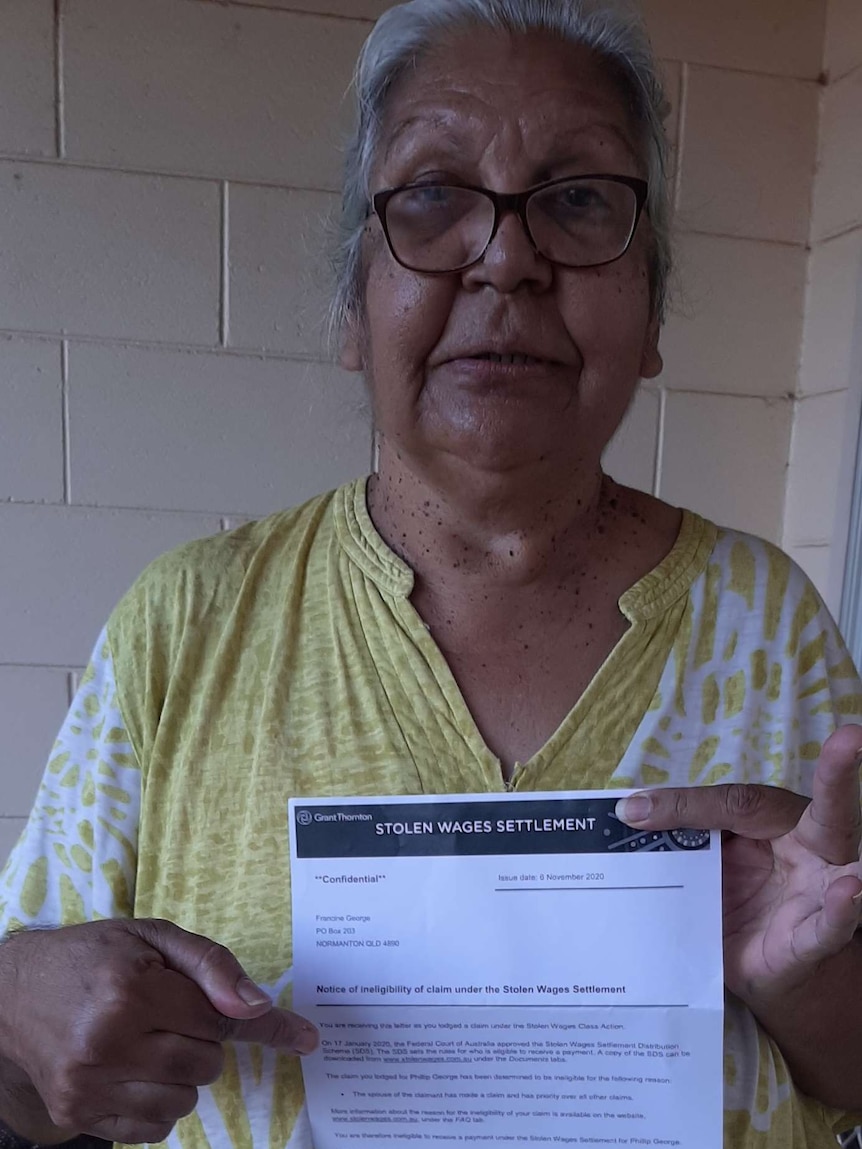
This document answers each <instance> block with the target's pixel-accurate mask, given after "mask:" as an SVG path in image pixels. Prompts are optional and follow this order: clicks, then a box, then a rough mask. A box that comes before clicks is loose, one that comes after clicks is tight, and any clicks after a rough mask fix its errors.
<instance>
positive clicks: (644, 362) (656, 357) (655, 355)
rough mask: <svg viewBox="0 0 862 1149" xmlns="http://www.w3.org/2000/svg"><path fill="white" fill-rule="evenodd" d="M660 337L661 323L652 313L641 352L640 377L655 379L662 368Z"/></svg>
mask: <svg viewBox="0 0 862 1149" xmlns="http://www.w3.org/2000/svg"><path fill="white" fill-rule="evenodd" d="M660 338H661V323H660V321H659V317H658V316H657V315H653V317H652V318H651V319H650V322H649V327H648V328H647V330H646V336H645V337H644V345H643V353H642V354H641V379H655V378H657V377H658V376H659V375H661V373H662V371H663V370H664V359H662V356H661V352H660V351H659V349H658V345H659V339H660Z"/></svg>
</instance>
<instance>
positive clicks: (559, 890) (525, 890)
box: [494, 885, 685, 894]
mask: <svg viewBox="0 0 862 1149" xmlns="http://www.w3.org/2000/svg"><path fill="white" fill-rule="evenodd" d="M684 889H685V886H683V885H680V886H495V887H494V893H495V894H572V893H581V892H584V891H586V892H587V893H592V894H595V893H599V894H606V893H608V891H609V890H684Z"/></svg>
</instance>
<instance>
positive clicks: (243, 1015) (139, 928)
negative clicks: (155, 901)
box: [126, 918, 272, 1020]
mask: <svg viewBox="0 0 862 1149" xmlns="http://www.w3.org/2000/svg"><path fill="white" fill-rule="evenodd" d="M126 926H127V928H128V930H129V932H130V933H132V934H135V935H136V936H137V937H139V938H140V939H141V940H142V941H144V942H146V944H147V945H148V946H151V947H152V948H153V949H154V950H157V951H158V953H159V954H161V956H162V958H163V959H164V962H165V965H166V966H167V967H168V969H172V970H175V971H176V972H177V973H181V974H184V975H185V976H186V977H187V978H189V980H190V981H193V982H194V983H195V985H197V986H198V987H199V988H200V989H201V990H203V992H204V993H205V994H206V996H207V998H209V1001H210V1003H211V1004H212V1005H213V1006H214V1007H215V1008H216V1009H217V1010H218V1011H219V1013H221V1014H224V1016H225V1017H233V1018H237V1019H240V1020H245V1019H247V1018H255V1017H261V1016H262V1015H264V1014H266V1013H268V1012H269V1011H270V1010H271V1009H272V1001H271V1000H270V997H269V995H268V994H267V993H266V992H265V990H262V989H261V988H260V986H259V985H256V984H255V982H253V981H252V980H251V978H250V977H249V976H248V974H247V973H246V972H245V970H244V969H243V968H242V966H241V965H240V964H239V962H238V961H237V959H236V958H235V957H234V956H233V954H232V953H231V952H230V950H229V949H227V948H226V947H225V946H221V945H219V944H218V943H217V942H214V941H211V940H210V939H209V938H204V937H201V936H200V934H191V933H188V932H187V931H186V930H183V929H180V927H179V926H177V925H174V923H173V922H166V921H161V920H158V919H155V918H142V919H137V920H133V921H129V922H127V923H126Z"/></svg>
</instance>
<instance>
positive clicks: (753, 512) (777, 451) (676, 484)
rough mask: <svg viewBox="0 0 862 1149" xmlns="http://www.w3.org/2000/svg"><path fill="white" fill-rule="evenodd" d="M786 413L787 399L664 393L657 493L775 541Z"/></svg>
mask: <svg viewBox="0 0 862 1149" xmlns="http://www.w3.org/2000/svg"><path fill="white" fill-rule="evenodd" d="M792 419H793V403H792V401H791V400H789V399H744V398H741V397H739V396H736V395H690V394H684V393H681V392H678V391H668V392H667V407H666V417H665V434H664V451H663V457H662V469H661V482H660V491H659V493H660V496H661V498H663V499H665V500H666V501H667V502H669V503H674V504H676V505H678V506H683V507H688V508H690V509H691V510H693V511H697V512H698V513H699V514H702V515H705V516H706V517H707V518H709V519H713V520H714V521H716V522H718V523H720V524H721V525H723V526H728V527H736V528H737V529H739V530H744V531H750V532H751V533H752V534H755V535H761V536H762V537H764V538H767V539H769V540H770V541H772V542H779V541H780V539H781V536H782V518H783V516H782V512H783V509H784V482H785V473H786V469H787V457H788V451H789V447H790V430H791V422H792Z"/></svg>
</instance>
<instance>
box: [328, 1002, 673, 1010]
mask: <svg viewBox="0 0 862 1149" xmlns="http://www.w3.org/2000/svg"><path fill="white" fill-rule="evenodd" d="M369 1006H373V1007H374V1008H375V1009H404V1007H405V1006H407V1007H408V1008H409V1009H549V1008H553V1009H690V1008H691V1007H690V1006H689V1005H688V1003H687V1002H682V1003H679V1002H671V1004H668V1003H667V1002H664V1003H660V1004H658V1005H630V1004H629V1003H628V1002H626V1003H625V1005H612V1004H611V1003H610V1002H604V1001H585V1002H583V1003H582V1004H581V1005H564V1004H563V1003H562V1002H560V1001H540V1002H533V1003H532V1004H531V1005H516V1004H515V1002H513V1001H506V1002H503V1001H494V1002H489V1003H488V1005H467V1004H466V1003H465V1002H463V1001H450V1002H444V1003H442V1004H439V1005H438V1004H435V1003H434V1002H430V1001H422V1002H414V1001H391V1002H383V1001H319V1002H318V1003H317V1008H318V1009H367V1008H368V1007H369Z"/></svg>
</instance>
